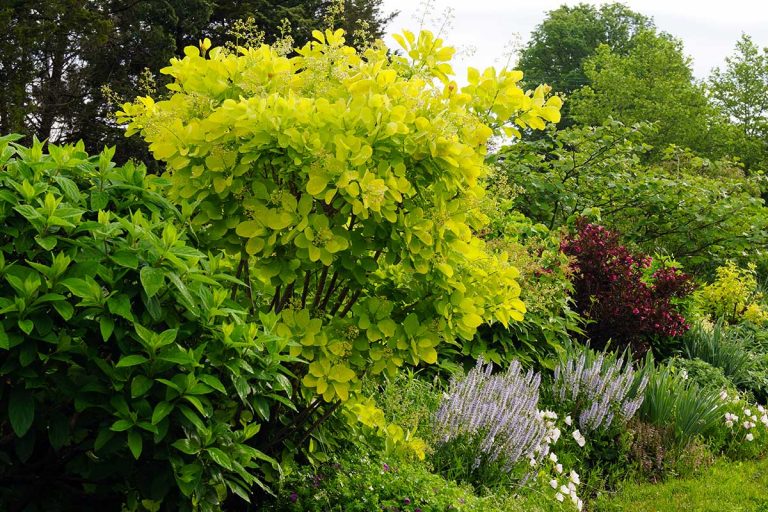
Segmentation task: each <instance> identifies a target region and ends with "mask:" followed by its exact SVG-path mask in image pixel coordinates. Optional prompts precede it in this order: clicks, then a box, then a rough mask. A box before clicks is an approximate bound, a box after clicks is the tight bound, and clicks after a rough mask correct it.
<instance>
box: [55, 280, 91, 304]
mask: <svg viewBox="0 0 768 512" xmlns="http://www.w3.org/2000/svg"><path fill="white" fill-rule="evenodd" d="M88 279H89V280H90V282H89V281H87V280H86V279H80V278H76V277H71V278H69V279H64V280H62V281H61V284H63V285H64V286H66V287H67V289H68V290H69V291H70V292H72V295H74V296H76V297H80V298H81V299H90V298H93V294H94V286H93V285H94V284H95V281H94V280H93V279H90V278H88Z"/></svg>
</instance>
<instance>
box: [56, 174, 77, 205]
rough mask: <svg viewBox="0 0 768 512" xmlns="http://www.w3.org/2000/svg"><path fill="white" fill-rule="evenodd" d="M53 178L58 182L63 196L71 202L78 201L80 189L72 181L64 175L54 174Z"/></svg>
mask: <svg viewBox="0 0 768 512" xmlns="http://www.w3.org/2000/svg"><path fill="white" fill-rule="evenodd" d="M53 179H54V180H56V183H58V184H59V188H61V191H62V192H63V193H64V196H65V197H66V198H67V199H68V200H69V201H71V202H73V203H79V202H80V190H79V189H78V188H77V185H76V184H75V182H74V181H72V180H71V179H69V178H66V177H64V176H54V177H53Z"/></svg>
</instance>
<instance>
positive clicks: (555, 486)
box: [549, 478, 558, 489]
mask: <svg viewBox="0 0 768 512" xmlns="http://www.w3.org/2000/svg"><path fill="white" fill-rule="evenodd" d="M549 485H550V486H552V488H553V489H557V486H558V483H557V480H555V479H554V478H553V479H552V480H550V481H549Z"/></svg>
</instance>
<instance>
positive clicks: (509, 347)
mask: <svg viewBox="0 0 768 512" xmlns="http://www.w3.org/2000/svg"><path fill="white" fill-rule="evenodd" d="M512 193H513V192H510V191H509V189H508V187H507V186H505V185H504V177H503V175H498V174H496V175H494V178H493V180H492V182H491V187H490V189H489V194H488V195H487V196H486V198H485V199H486V200H485V205H486V206H491V207H490V208H488V209H487V210H486V212H487V215H488V216H489V217H490V218H491V219H493V220H492V223H491V226H490V227H489V229H487V230H486V231H485V232H484V233H483V238H484V239H485V240H486V242H487V243H488V246H489V248H491V249H492V250H493V251H494V252H497V253H507V254H508V255H509V260H510V262H512V263H513V264H514V265H515V268H517V269H518V270H519V271H520V277H519V280H520V300H522V301H523V302H524V303H525V305H526V313H525V318H524V319H523V320H522V321H520V322H515V323H512V324H510V325H509V326H508V327H504V326H502V325H500V324H494V325H483V326H481V327H480V328H479V329H478V333H477V335H476V336H475V337H474V338H473V339H472V340H471V341H469V342H465V343H464V344H463V346H462V352H463V354H465V355H470V356H471V357H472V358H474V359H476V358H477V357H480V356H482V357H483V358H484V359H486V360H487V361H491V362H493V363H496V364H501V363H509V362H511V361H512V360H514V359H517V360H519V361H520V362H522V363H523V364H525V365H526V366H530V365H537V366H538V367H540V368H550V369H551V368H553V367H554V366H555V364H556V363H557V358H558V355H559V354H561V353H562V352H563V351H564V350H565V348H564V347H565V346H566V345H567V344H568V342H569V341H570V339H571V336H574V335H580V334H583V331H582V321H581V317H579V315H578V313H576V311H575V310H574V305H573V299H572V298H571V293H572V292H573V285H572V284H571V266H570V262H569V260H568V258H567V257H566V256H565V255H564V254H563V253H562V252H561V251H560V238H559V234H558V233H556V232H550V231H549V230H548V229H547V228H546V227H545V226H543V225H542V224H534V223H533V222H531V220H530V219H527V218H526V217H524V216H523V215H522V214H520V213H519V212H515V211H512V210H509V206H508V205H507V206H506V207H504V206H503V203H504V201H505V199H504V198H506V197H508V196H509V194H512ZM507 201H508V200H507Z"/></svg>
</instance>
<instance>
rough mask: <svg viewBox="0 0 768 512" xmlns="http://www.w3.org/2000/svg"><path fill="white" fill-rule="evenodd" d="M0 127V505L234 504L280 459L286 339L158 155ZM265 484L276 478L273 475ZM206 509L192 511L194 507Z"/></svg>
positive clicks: (287, 393)
mask: <svg viewBox="0 0 768 512" xmlns="http://www.w3.org/2000/svg"><path fill="white" fill-rule="evenodd" d="M10 140H13V138H12V137H4V138H2V139H0V277H1V279H0V310H1V311H2V314H1V315H0V376H2V380H3V386H2V387H0V433H1V434H2V435H0V460H1V461H2V463H0V482H2V484H0V508H2V509H3V510H16V509H21V508H24V507H27V508H25V510H74V509H108V510H117V509H119V508H120V505H121V504H123V506H124V507H125V508H126V509H127V510H145V509H146V510H158V509H159V508H160V506H161V503H162V504H163V506H164V507H165V509H167V510H171V509H173V510H191V509H192V508H196V509H199V510H219V509H220V507H221V505H222V502H223V501H224V499H225V498H226V497H227V495H230V494H232V493H234V494H237V495H239V496H241V497H243V498H244V499H248V497H249V494H250V492H251V488H252V486H253V485H254V484H255V483H261V481H260V479H262V478H264V476H263V475H264V473H265V472H267V473H271V472H272V471H273V466H274V467H276V463H275V462H274V461H272V459H270V458H269V457H267V456H266V455H265V454H264V453H262V452H261V451H259V450H258V449H257V448H256V447H261V446H263V445H264V444H266V443H265V440H264V437H263V435H264V434H263V432H262V433H260V427H261V425H260V424H261V423H262V422H264V421H266V420H268V419H270V413H271V412H273V411H274V405H275V404H277V403H282V404H284V405H283V407H285V406H288V407H293V405H292V403H291V401H290V399H291V397H292V395H293V390H292V389H291V386H290V383H289V381H288V375H290V371H289V370H288V368H287V366H286V364H287V363H288V362H289V361H290V360H291V358H290V357H288V356H287V354H286V350H284V349H285V347H286V344H287V343H288V340H284V339H282V338H279V337H277V336H275V335H274V334H271V333H269V332H266V331H264V330H263V329H262V328H261V327H259V326H257V325H255V324H251V323H247V322H246V321H245V320H246V315H245V312H244V311H243V310H241V309H240V308H239V307H238V306H237V305H236V304H234V303H232V302H230V300H229V296H230V290H229V289H227V288H225V284H227V283H230V282H231V281H232V277H230V276H228V275H227V274H226V269H223V268H222V266H221V265H222V260H221V259H220V258H217V257H213V256H206V255H204V254H203V253H201V252H199V251H198V250H196V249H194V247H193V246H191V245H189V244H188V243H187V242H186V241H185V236H184V234H183V233H182V232H181V231H179V230H178V228H177V227H175V226H176V225H177V222H176V221H177V215H178V214H177V212H176V210H174V209H173V208H172V207H171V206H170V205H169V204H168V203H167V201H166V200H164V199H163V198H162V197H161V196H160V195H159V194H158V193H157V190H161V189H162V181H161V180H158V179H151V177H149V176H145V171H144V169H143V167H137V166H134V165H131V164H128V165H126V166H124V167H115V166H114V164H113V163H111V162H110V156H111V151H109V150H105V151H104V152H103V153H102V154H101V155H99V156H97V157H88V155H87V154H85V153H84V151H83V147H82V145H78V146H66V147H58V146H53V145H51V146H48V148H47V149H48V153H44V147H43V145H42V144H40V143H35V144H34V145H33V146H32V147H30V148H24V147H21V146H16V145H14V144H9V141H10ZM262 485H263V484H262ZM193 504H194V507H193Z"/></svg>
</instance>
